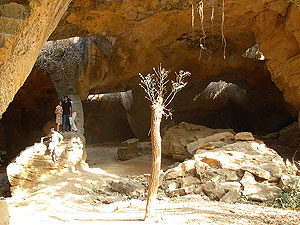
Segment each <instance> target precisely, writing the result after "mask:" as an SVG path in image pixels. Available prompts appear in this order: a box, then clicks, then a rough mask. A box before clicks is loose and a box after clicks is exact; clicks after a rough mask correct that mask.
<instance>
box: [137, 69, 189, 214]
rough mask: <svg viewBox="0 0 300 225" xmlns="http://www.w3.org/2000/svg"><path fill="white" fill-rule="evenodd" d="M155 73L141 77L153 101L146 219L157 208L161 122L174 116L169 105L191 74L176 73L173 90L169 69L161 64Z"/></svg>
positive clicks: (149, 98)
mask: <svg viewBox="0 0 300 225" xmlns="http://www.w3.org/2000/svg"><path fill="white" fill-rule="evenodd" d="M153 70H154V73H153V74H150V73H148V74H147V75H146V76H143V75H142V74H139V75H140V77H141V83H140V86H141V87H142V88H143V89H144V90H145V92H146V96H145V98H146V99H148V100H149V101H150V102H151V142H152V166H151V175H150V180H149V187H148V196H147V205H146V213H145V220H148V219H150V218H152V217H153V215H154V211H155V209H156V199H157V189H158V186H159V175H160V167H161V136H160V123H161V119H162V116H163V115H164V116H165V117H166V118H168V117H169V116H170V117H172V109H168V108H167V107H168V105H169V104H170V103H171V102H172V100H173V99H174V97H175V95H176V94H177V93H178V92H179V91H180V90H181V89H182V88H183V87H185V85H186V84H187V83H186V82H184V79H185V78H186V77H187V76H190V75H191V73H190V72H188V71H182V70H181V71H179V73H178V74H177V73H175V75H176V79H175V81H173V80H171V91H168V89H167V85H168V83H169V80H168V74H169V71H167V70H165V69H164V68H162V67H161V64H160V65H159V67H158V69H155V68H153Z"/></svg>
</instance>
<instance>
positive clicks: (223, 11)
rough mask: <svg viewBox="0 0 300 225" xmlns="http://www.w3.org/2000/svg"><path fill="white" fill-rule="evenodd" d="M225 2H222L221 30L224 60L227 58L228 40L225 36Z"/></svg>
mask: <svg viewBox="0 0 300 225" xmlns="http://www.w3.org/2000/svg"><path fill="white" fill-rule="evenodd" d="M224 17H225V0H222V26H221V30H222V46H223V58H224V59H225V58H226V55H225V53H226V44H227V43H226V39H225V36H224V20H225V18H224Z"/></svg>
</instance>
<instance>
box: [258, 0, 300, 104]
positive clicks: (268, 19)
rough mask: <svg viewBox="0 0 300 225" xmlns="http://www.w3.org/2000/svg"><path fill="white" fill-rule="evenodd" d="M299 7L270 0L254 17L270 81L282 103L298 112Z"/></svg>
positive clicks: (299, 67) (299, 68) (299, 62)
mask: <svg viewBox="0 0 300 225" xmlns="http://www.w3.org/2000/svg"><path fill="white" fill-rule="evenodd" d="M299 18H300V8H299V7H298V6H297V5H296V4H292V3H290V4H288V3H287V1H273V2H270V3H269V4H266V5H265V10H264V11H262V12H260V13H259V14H258V15H257V16H256V17H255V26H254V31H255V37H256V40H257V42H258V44H259V46H260V49H261V50H262V52H263V53H264V55H265V57H266V63H267V66H268V69H269V71H270V73H271V78H272V80H273V81H274V83H275V84H276V86H277V87H279V89H280V90H281V91H282V92H283V94H284V97H285V100H286V101H287V102H289V103H290V104H292V105H293V106H294V107H295V108H296V109H297V110H300V101H299V99H300V98H299V97H300V89H299V84H300V83H299V82H300V80H299V75H300V31H299V27H300V20H299Z"/></svg>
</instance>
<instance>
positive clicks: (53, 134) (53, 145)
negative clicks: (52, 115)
mask: <svg viewBox="0 0 300 225" xmlns="http://www.w3.org/2000/svg"><path fill="white" fill-rule="evenodd" d="M47 138H49V140H50V142H49V147H48V149H49V150H50V156H51V158H52V160H53V161H54V162H57V146H58V145H59V144H60V143H61V142H62V140H63V139H64V137H63V136H62V135H61V134H60V133H58V132H57V131H55V130H54V127H51V128H50V133H49V134H48V135H47V136H45V137H42V138H41V143H43V142H44V139H47Z"/></svg>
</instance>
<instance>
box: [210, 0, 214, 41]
mask: <svg viewBox="0 0 300 225" xmlns="http://www.w3.org/2000/svg"><path fill="white" fill-rule="evenodd" d="M214 19H215V0H212V5H211V16H210V21H211V31H212V42H213V43H214V42H215V32H214Z"/></svg>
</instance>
